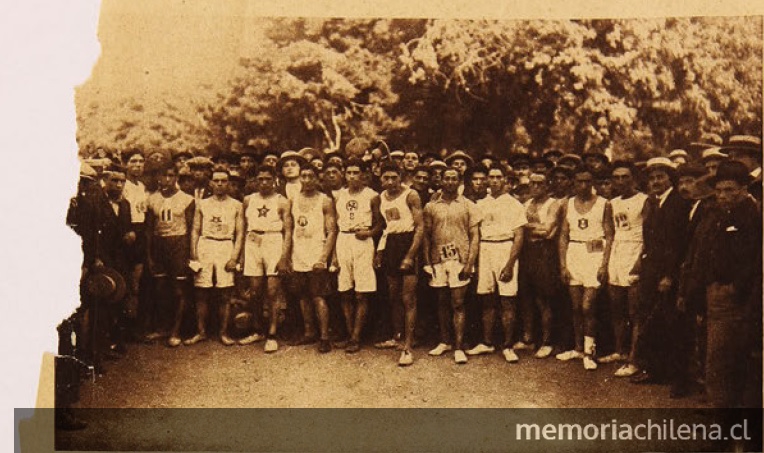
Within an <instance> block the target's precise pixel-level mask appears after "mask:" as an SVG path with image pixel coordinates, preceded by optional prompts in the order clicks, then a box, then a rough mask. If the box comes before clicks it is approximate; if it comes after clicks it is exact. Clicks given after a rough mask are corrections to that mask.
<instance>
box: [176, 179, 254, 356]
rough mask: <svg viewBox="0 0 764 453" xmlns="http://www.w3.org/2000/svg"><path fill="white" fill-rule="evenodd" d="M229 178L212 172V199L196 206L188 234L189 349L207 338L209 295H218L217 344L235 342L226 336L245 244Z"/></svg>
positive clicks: (239, 211) (242, 223)
mask: <svg viewBox="0 0 764 453" xmlns="http://www.w3.org/2000/svg"><path fill="white" fill-rule="evenodd" d="M229 178H230V177H229V174H228V170H226V169H225V168H224V167H217V168H214V169H213V171H212V180H211V186H212V196H211V197H209V198H205V199H203V200H200V201H198V202H197V209H196V213H195V215H194V228H193V229H192V231H191V261H192V262H193V263H194V264H196V265H197V266H198V267H197V269H198V270H197V271H196V275H195V277H194V286H195V287H196V324H197V334H196V335H194V336H193V337H192V338H189V339H188V340H186V341H185V342H184V344H188V345H192V344H195V343H197V342H199V341H202V340H205V339H206V338H207V327H206V324H207V312H208V302H209V299H210V296H211V294H210V292H211V291H212V290H213V288H214V289H217V290H218V291H219V292H220V298H221V301H222V303H221V307H220V341H221V342H222V343H223V344H225V345H226V346H229V345H232V344H234V343H235V342H234V341H233V340H232V339H231V338H230V337H229V336H228V324H229V318H230V314H231V296H232V289H233V286H234V271H235V270H236V265H237V263H238V261H239V255H240V254H241V249H242V247H243V242H244V216H243V214H242V209H241V202H239V201H237V200H235V199H233V198H231V197H230V196H228V190H229V184H230V180H229Z"/></svg>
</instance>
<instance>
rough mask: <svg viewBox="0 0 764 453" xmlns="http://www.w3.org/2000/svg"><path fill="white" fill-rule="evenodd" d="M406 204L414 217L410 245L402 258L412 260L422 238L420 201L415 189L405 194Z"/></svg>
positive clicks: (422, 223) (422, 226)
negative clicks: (412, 235) (412, 237)
mask: <svg viewBox="0 0 764 453" xmlns="http://www.w3.org/2000/svg"><path fill="white" fill-rule="evenodd" d="M406 205H408V207H409V209H410V210H411V217H412V218H413V219H414V239H413V240H412V241H411V247H409V251H408V252H406V256H405V257H404V258H403V259H404V260H409V261H414V258H416V255H417V253H419V247H420V246H421V245H422V238H423V237H424V219H423V216H422V202H421V200H420V199H419V194H418V193H416V190H410V191H409V194H408V195H407V196H406Z"/></svg>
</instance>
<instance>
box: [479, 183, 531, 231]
mask: <svg viewBox="0 0 764 453" xmlns="http://www.w3.org/2000/svg"><path fill="white" fill-rule="evenodd" d="M475 204H476V205H477V207H478V210H479V211H480V213H481V214H482V218H483V221H482V222H481V223H480V239H481V240H486V241H506V240H510V239H514V236H515V233H514V231H515V229H516V228H519V227H521V226H523V225H525V224H526V223H528V220H527V219H526V218H525V208H523V205H522V204H521V203H520V202H519V201H517V198H515V197H513V196H512V195H509V194H506V193H505V194H502V195H500V196H498V197H497V198H494V197H492V196H491V195H488V196H486V197H484V198H481V199H479V200H478V201H477V202H476V203H475Z"/></svg>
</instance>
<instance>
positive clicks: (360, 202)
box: [335, 187, 377, 232]
mask: <svg viewBox="0 0 764 453" xmlns="http://www.w3.org/2000/svg"><path fill="white" fill-rule="evenodd" d="M376 195H377V192H375V191H374V190H372V189H369V188H368V187H364V188H363V190H361V191H360V192H358V193H354V194H351V193H350V189H348V188H344V189H340V191H339V193H338V194H337V198H336V199H335V206H336V208H337V226H338V227H339V229H340V231H342V232H348V231H354V230H356V229H360V228H371V217H372V216H371V200H372V198H374V197H375V196H376Z"/></svg>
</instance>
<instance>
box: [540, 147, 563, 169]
mask: <svg viewBox="0 0 764 453" xmlns="http://www.w3.org/2000/svg"><path fill="white" fill-rule="evenodd" d="M562 156H563V152H562V151H560V150H559V149H557V148H550V149H548V150H546V151H544V154H543V155H542V157H543V158H544V159H546V160H548V161H549V162H551V163H552V166H556V165H557V163H558V162H559V161H560V158H562Z"/></svg>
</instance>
